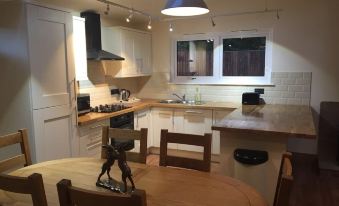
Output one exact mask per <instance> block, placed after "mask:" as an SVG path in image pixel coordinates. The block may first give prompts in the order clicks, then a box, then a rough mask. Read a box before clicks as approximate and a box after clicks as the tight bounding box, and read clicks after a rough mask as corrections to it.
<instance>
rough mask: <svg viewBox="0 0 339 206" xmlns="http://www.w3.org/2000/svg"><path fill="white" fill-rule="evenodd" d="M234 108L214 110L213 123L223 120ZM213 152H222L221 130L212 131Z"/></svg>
mask: <svg viewBox="0 0 339 206" xmlns="http://www.w3.org/2000/svg"><path fill="white" fill-rule="evenodd" d="M232 111H233V110H214V111H213V124H216V123H218V122H219V121H221V120H223V119H224V118H225V117H226V116H227V115H229V114H230V113H231V112H232ZM212 154H220V131H215V130H213V131H212Z"/></svg>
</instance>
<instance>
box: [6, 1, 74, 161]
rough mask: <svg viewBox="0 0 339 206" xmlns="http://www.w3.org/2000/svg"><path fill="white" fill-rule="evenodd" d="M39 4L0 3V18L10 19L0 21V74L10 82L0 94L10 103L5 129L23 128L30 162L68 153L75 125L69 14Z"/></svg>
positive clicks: (60, 156) (69, 152) (72, 58)
mask: <svg viewBox="0 0 339 206" xmlns="http://www.w3.org/2000/svg"><path fill="white" fill-rule="evenodd" d="M39 5H41V6H39ZM39 5H36V4H32V3H29V2H27V1H6V2H2V3H1V6H0V19H10V21H3V22H2V24H1V29H3V30H4V31H6V32H5V35H0V41H1V42H4V45H2V46H4V48H8V49H7V50H3V51H2V54H1V56H2V57H5V59H4V61H1V60H0V61H1V65H2V67H3V69H2V70H3V73H2V76H3V78H2V79H3V82H8V83H9V84H8V83H7V86H8V85H10V84H12V85H11V86H10V87H11V88H9V89H7V90H8V91H9V92H3V96H2V99H3V101H4V102H5V105H10V106H6V112H5V113H4V114H3V115H5V116H4V117H6V118H5V119H6V128H5V129H6V130H8V129H9V130H12V131H15V130H17V129H18V128H27V129H28V131H29V142H30V144H31V152H32V159H33V162H41V161H46V160H52V159H58V158H64V157H71V156H72V151H71V148H72V144H73V143H74V138H73V137H74V135H73V134H74V130H73V128H75V127H76V93H75V84H76V81H75V72H74V56H73V41H72V39H73V36H72V32H73V31H72V30H73V26H72V25H73V24H72V21H73V20H72V15H71V13H70V12H67V11H63V10H62V8H58V9H55V8H51V7H50V6H43V5H42V4H39ZM9 11H10V12H9ZM7 100H8V102H6V101H7ZM6 113H8V114H10V116H9V115H7V114H6ZM1 129H3V128H1Z"/></svg>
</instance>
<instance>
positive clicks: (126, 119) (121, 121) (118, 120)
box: [110, 112, 134, 129]
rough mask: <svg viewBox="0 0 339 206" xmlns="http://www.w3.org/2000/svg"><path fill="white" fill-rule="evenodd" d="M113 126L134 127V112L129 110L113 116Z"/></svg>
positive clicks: (111, 122)
mask: <svg viewBox="0 0 339 206" xmlns="http://www.w3.org/2000/svg"><path fill="white" fill-rule="evenodd" d="M110 127H111V128H120V129H134V113H133V112H129V113H126V114H122V115H119V116H115V117H111V119H110Z"/></svg>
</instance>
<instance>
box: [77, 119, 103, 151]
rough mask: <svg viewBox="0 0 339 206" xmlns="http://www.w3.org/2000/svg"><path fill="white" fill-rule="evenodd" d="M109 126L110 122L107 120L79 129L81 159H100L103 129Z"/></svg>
mask: <svg viewBox="0 0 339 206" xmlns="http://www.w3.org/2000/svg"><path fill="white" fill-rule="evenodd" d="M109 124H110V121H109V119H107V120H102V121H98V122H95V123H91V124H88V125H85V126H80V127H79V128H78V134H79V156H80V157H100V154H101V145H102V127H103V126H109Z"/></svg>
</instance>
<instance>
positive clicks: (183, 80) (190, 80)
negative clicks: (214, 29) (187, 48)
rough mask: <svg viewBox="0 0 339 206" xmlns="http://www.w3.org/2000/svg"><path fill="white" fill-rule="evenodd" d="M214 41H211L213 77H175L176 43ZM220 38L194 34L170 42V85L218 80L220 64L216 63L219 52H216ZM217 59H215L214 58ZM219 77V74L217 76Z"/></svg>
mask: <svg viewBox="0 0 339 206" xmlns="http://www.w3.org/2000/svg"><path fill="white" fill-rule="evenodd" d="M208 39H214V41H213V76H177V74H178V68H177V65H178V64H177V57H178V55H177V42H178V41H198V40H202V41H203V40H206V41H207V40H208ZM219 41H220V38H219V36H217V35H214V34H194V35H185V36H183V37H178V38H175V39H173V41H172V55H171V56H172V60H171V83H174V84H204V82H213V81H215V80H217V79H218V76H217V75H216V74H217V72H219V68H220V65H219V64H220V62H219V61H218V57H217V56H219V52H218V51H217V45H218V44H219ZM216 57H217V58H216ZM218 75H219V74H218Z"/></svg>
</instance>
